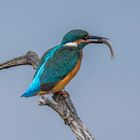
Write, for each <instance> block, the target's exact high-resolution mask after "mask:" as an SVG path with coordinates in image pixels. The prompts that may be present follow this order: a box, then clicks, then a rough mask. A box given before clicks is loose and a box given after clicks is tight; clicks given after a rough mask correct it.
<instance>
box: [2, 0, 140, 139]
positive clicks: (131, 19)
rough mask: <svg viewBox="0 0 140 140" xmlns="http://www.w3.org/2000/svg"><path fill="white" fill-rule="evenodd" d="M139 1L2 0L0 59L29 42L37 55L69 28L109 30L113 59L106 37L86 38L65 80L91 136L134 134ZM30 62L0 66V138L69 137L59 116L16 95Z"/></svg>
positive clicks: (139, 73) (138, 127) (139, 75)
mask: <svg viewBox="0 0 140 140" xmlns="http://www.w3.org/2000/svg"><path fill="white" fill-rule="evenodd" d="M139 5H140V1H138V0H133V1H132V0H129V1H127V0H122V1H121V0H118V1H113V0H106V1H103V0H87V1H80V0H70V1H66V0H59V1H54V0H47V1H45V0H40V1H37V0H34V1H33V0H28V1H27V0H24V1H21V0H18V1H16V0H12V1H10V0H1V1H0V62H4V61H5V60H8V59H10V58H14V57H16V56H20V55H23V54H25V53H26V52H27V51H29V50H32V51H35V52H37V53H38V55H39V56H41V55H42V54H43V53H44V52H45V51H46V50H47V49H48V48H50V47H53V46H55V45H56V44H58V43H60V41H61V39H62V37H63V35H64V34H65V33H66V32H68V31H69V30H71V29H76V28H81V29H84V30H87V31H88V32H89V33H91V34H94V35H99V36H104V37H108V38H110V40H111V42H112V44H113V48H114V51H115V56H116V59H115V61H113V60H111V59H110V53H109V50H108V48H107V47H106V46H104V45H89V46H87V47H86V48H85V49H84V59H83V62H82V67H81V70H80V71H79V73H78V75H77V76H76V77H75V78H74V80H72V81H71V82H70V84H69V85H68V86H67V90H68V91H69V93H70V95H71V98H72V100H73V102H74V104H75V106H76V108H77V111H78V113H79V116H80V117H81V119H82V120H83V121H84V122H85V124H86V125H87V127H88V128H89V129H90V131H91V133H92V134H94V135H95V137H96V139H97V140H103V139H104V140H112V139H113V140H118V139H119V140H124V139H127V140H131V139H140V135H139V132H140V119H139V118H140V111H139V107H140V65H139V62H138V61H139V60H140V55H139V52H140V47H139V44H140V43H139V36H140V35H139V34H140V26H139V25H140V15H139V13H140V8H139ZM33 75H34V70H33V69H32V67H30V66H20V67H16V68H11V69H8V70H3V71H0V89H1V98H0V139H2V140H9V139H11V140H15V139H20V140H25V139H27V140H28V139H34V140H38V139H52V140H53V139H61V140H65V139H75V137H74V136H73V134H72V132H71V131H70V130H69V128H68V127H67V126H65V125H64V124H63V121H62V120H61V119H60V117H59V116H58V115H57V114H56V113H55V112H54V111H53V110H51V109H50V108H48V107H40V106H38V99H39V98H38V97H35V98H29V99H26V98H21V97H20V95H21V94H22V93H23V92H24V91H25V89H26V88H27V87H28V86H29V84H30V83H31V81H32V77H33Z"/></svg>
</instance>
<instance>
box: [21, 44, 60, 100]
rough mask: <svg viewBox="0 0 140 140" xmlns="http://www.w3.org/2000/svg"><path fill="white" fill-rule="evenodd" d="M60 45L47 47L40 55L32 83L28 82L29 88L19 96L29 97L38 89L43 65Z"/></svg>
mask: <svg viewBox="0 0 140 140" xmlns="http://www.w3.org/2000/svg"><path fill="white" fill-rule="evenodd" d="M61 47H62V46H61V45H57V46H55V47H54V48H51V49H49V50H48V51H47V52H46V53H45V54H44V55H43V56H42V57H41V60H40V63H39V65H38V67H37V70H36V72H35V74H34V78H33V81H32V83H31V84H30V86H29V88H28V89H27V90H26V91H25V93H23V94H22V95H21V97H30V96H34V95H35V94H36V93H37V92H39V91H40V76H41V74H42V72H43V70H44V66H45V64H46V63H47V61H48V60H49V59H50V58H52V57H53V55H54V54H55V52H56V51H57V50H58V49H59V48H61Z"/></svg>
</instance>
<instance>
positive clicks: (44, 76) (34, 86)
mask: <svg viewBox="0 0 140 140" xmlns="http://www.w3.org/2000/svg"><path fill="white" fill-rule="evenodd" d="M88 44H105V45H107V46H108V47H109V50H110V52H111V58H114V53H113V49H112V45H111V42H110V41H109V39H108V38H104V37H99V36H95V35H91V34H89V33H88V32H87V31H84V30H81V29H75V30H72V31H69V32H68V33H66V34H65V35H64V37H63V39H62V41H61V43H60V44H58V45H56V46H55V47H53V48H51V49H49V50H48V51H47V52H45V53H44V55H43V56H42V57H41V60H40V62H39V65H38V67H37V69H36V72H35V74H34V77H33V81H32V83H31V84H30V86H29V88H28V89H27V90H26V91H25V93H24V94H23V95H21V97H32V96H35V95H45V94H50V93H52V94H54V93H60V92H61V91H62V90H64V88H65V86H66V85H67V84H68V83H69V82H70V81H71V80H72V79H73V78H74V76H75V75H76V74H77V72H78V71H79V69H80V66H81V61H82V57H83V48H84V47H85V46H86V45H88Z"/></svg>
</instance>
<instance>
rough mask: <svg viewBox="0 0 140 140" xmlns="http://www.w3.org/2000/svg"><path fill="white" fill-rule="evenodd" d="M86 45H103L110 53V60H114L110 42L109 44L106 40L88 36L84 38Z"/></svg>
mask: <svg viewBox="0 0 140 140" xmlns="http://www.w3.org/2000/svg"><path fill="white" fill-rule="evenodd" d="M86 43H87V44H92V43H96V44H105V45H107V46H108V48H109V50H110V53H111V58H112V59H115V55H114V52H113V48H112V44H111V42H110V40H109V39H108V38H104V37H99V36H94V35H88V36H87V37H86Z"/></svg>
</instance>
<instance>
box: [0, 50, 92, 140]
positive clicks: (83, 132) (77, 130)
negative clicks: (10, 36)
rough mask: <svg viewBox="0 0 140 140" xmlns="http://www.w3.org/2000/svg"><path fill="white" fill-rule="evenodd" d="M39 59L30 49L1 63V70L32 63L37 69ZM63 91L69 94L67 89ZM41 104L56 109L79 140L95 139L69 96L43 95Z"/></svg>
mask: <svg viewBox="0 0 140 140" xmlns="http://www.w3.org/2000/svg"><path fill="white" fill-rule="evenodd" d="M39 61H40V59H39V57H38V55H37V54H36V53H35V52H31V51H29V52H28V53H27V54H26V55H23V56H20V57H16V58H14V59H11V60H8V61H6V62H4V63H0V70H2V69H7V68H11V67H15V66H19V65H31V66H33V68H34V69H36V68H37V66H38V64H39ZM62 92H63V93H65V94H67V92H66V91H62ZM39 105H41V106H44V105H46V106H49V107H51V108H52V109H53V110H54V111H56V112H57V113H58V114H59V115H60V117H61V118H62V119H63V120H64V123H65V124H66V125H68V126H69V127H70V128H71V130H72V132H73V133H74V134H75V136H76V138H77V140H95V138H94V137H92V135H91V133H90V132H89V131H88V129H87V127H86V126H85V125H84V124H83V122H82V121H81V119H80V118H79V116H78V114H77V111H76V109H75V107H74V105H73V103H72V101H71V99H70V97H69V96H63V94H53V96H52V99H51V100H50V99H48V98H47V97H46V96H42V97H41V99H40V100H39Z"/></svg>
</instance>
